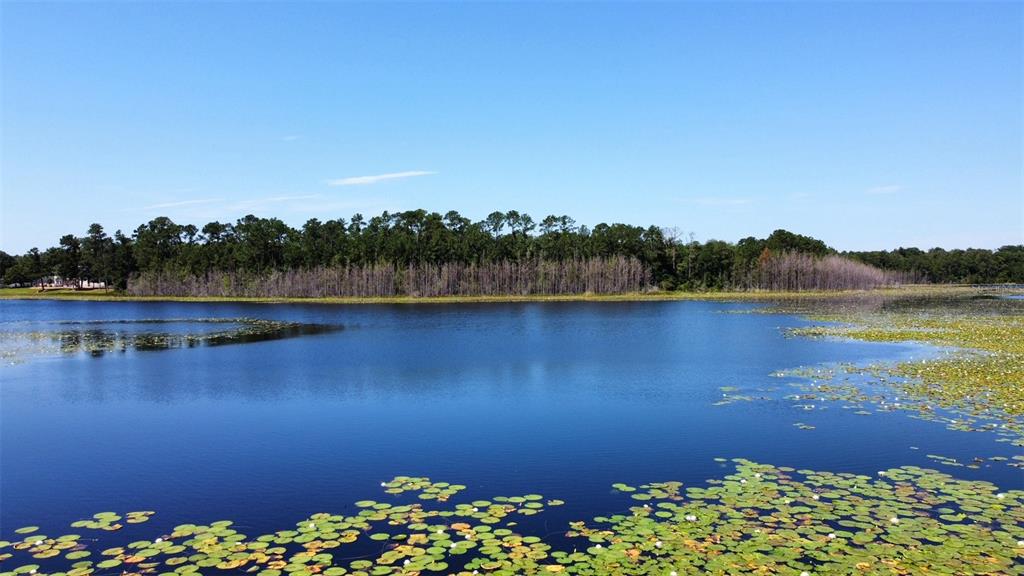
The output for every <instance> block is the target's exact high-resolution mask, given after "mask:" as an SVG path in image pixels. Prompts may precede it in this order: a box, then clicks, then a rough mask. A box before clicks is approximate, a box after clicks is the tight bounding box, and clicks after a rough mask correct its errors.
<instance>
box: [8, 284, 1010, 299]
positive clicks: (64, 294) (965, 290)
mask: <svg viewBox="0 0 1024 576" xmlns="http://www.w3.org/2000/svg"><path fill="white" fill-rule="evenodd" d="M980 289H983V290H986V291H996V292H1007V293H1010V292H1013V291H1016V292H1021V290H1022V289H1021V288H1020V287H1019V286H1002V285H991V286H985V287H980ZM978 290H979V287H978V286H968V285H949V284H943V285H931V284H916V285H909V286H901V287H895V288H877V289H874V290H833V291H813V290H807V291H799V292H791V291H770V290H749V291H707V292H693V291H648V292H630V293H625V294H562V295H513V294H509V295H503V296H430V297H418V296H394V297H384V298H366V297H329V298H254V297H239V296H223V297H219V296H218V297H214V296H210V297H192V296H130V295H127V294H123V293H120V292H116V291H107V290H102V289H99V290H74V289H67V288H57V289H49V290H39V289H38V288H3V289H0V300H83V301H96V302H197V303H218V302H220V303H229V302H237V303H250V304H472V303H489V302H493V303H503V302H644V301H655V302H656V301H708V302H716V301H720V302H771V301H779V300H783V301H792V300H849V299H860V298H902V297H931V298H939V297H955V296H963V295H966V294H972V293H976V292H977V291H978Z"/></svg>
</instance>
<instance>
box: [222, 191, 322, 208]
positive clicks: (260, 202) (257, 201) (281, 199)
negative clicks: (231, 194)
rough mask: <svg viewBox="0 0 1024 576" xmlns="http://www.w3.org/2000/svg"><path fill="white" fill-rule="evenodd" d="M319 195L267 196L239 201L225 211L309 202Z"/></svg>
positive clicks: (228, 206)
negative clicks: (300, 201) (297, 201)
mask: <svg viewBox="0 0 1024 576" xmlns="http://www.w3.org/2000/svg"><path fill="white" fill-rule="evenodd" d="M320 196H321V195H320V194H299V195H293V196H269V197H266V198H253V199H251V200H239V201H237V202H232V203H230V204H228V205H227V206H226V207H225V209H227V210H235V211H239V210H253V209H256V208H263V207H264V206H268V205H272V204H283V203H289V202H293V201H295V200H309V199H311V198H320Z"/></svg>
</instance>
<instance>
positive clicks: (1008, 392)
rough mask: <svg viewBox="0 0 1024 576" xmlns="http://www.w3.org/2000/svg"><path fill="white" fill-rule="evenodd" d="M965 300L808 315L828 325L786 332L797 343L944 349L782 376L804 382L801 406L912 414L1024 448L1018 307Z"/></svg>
mask: <svg viewBox="0 0 1024 576" xmlns="http://www.w3.org/2000/svg"><path fill="white" fill-rule="evenodd" d="M968 294H969V295H968ZM968 294H961V295H960V297H959V298H955V299H953V301H952V302H943V303H941V304H936V303H932V304H931V305H922V304H921V303H917V305H906V306H900V305H890V306H881V307H880V309H876V310H871V311H857V310H848V311H844V312H842V313H838V314H835V313H833V314H824V315H823V314H818V313H815V315H814V318H815V319H817V320H821V321H828V322H831V324H829V325H818V326H812V327H808V328H799V329H795V330H792V331H791V333H792V334H793V335H797V336H808V337H840V338H852V339H856V340H863V341H872V342H921V343H925V344H930V345H934V346H940V347H943V348H945V349H947V352H946V353H944V354H942V355H941V356H940V357H938V358H930V359H923V360H916V361H908V362H900V363H896V364H889V365H876V366H867V367H862V366H841V367H838V368H837V369H818V370H812V371H803V372H802V373H801V372H794V371H790V372H787V373H784V374H786V375H803V376H808V377H810V383H811V385H810V386H807V387H804V390H805V394H803V395H799V396H797V398H799V399H800V400H801V401H813V400H815V399H824V400H834V401H843V402H846V403H851V402H852V403H871V404H874V406H875V407H876V409H884V410H908V411H913V412H914V413H915V415H916V416H918V417H922V418H927V419H931V420H939V421H943V422H944V423H946V424H947V426H948V427H950V428H952V429H956V430H964V431H979V430H986V431H992V432H995V433H997V434H999V435H1000V436H1001V437H1002V438H1001V439H1003V440H1006V441H1010V442H1012V443H1014V444H1015V445H1018V446H1024V306H1022V304H1024V302H1022V301H1020V300H1014V299H1001V298H985V297H980V298H979V296H984V294H981V293H979V292H978V291H976V290H975V291H974V292H973V293H968ZM812 313H813V312H812ZM850 374H858V375H861V376H867V377H868V378H867V381H868V383H869V384H881V385H884V387H885V388H884V389H874V390H871V389H870V387H868V388H867V389H866V388H865V387H864V386H863V385H861V384H860V383H858V382H857V381H856V380H855V379H851V378H849V377H848V376H849V375H850Z"/></svg>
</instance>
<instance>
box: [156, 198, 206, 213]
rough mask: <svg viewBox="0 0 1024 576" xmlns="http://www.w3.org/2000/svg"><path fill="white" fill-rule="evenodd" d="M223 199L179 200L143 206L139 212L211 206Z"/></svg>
mask: <svg viewBox="0 0 1024 576" xmlns="http://www.w3.org/2000/svg"><path fill="white" fill-rule="evenodd" d="M222 200H223V198H204V199H202V200H181V201H178V202H162V203H160V204H150V205H149V206H143V207H142V208H140V210H165V209H167V208H182V207H185V206H196V205H199V204H213V203H214V202H220V201H222Z"/></svg>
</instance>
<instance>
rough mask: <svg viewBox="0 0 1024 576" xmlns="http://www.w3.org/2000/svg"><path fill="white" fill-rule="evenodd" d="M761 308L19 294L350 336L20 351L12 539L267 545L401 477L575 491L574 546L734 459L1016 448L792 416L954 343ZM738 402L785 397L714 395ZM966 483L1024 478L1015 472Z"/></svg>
mask: <svg viewBox="0 0 1024 576" xmlns="http://www.w3.org/2000/svg"><path fill="white" fill-rule="evenodd" d="M757 307H758V306H757V305H753V304H741V303H705V302H633V303H630V302H600V303H586V302H563V303H510V304H450V305H449V304H429V305H350V306H331V305H263V304H260V305H256V304H252V305H248V304H191V303H130V302H71V301H68V302H59V301H3V302H0V311H2V327H0V329H2V331H4V332H5V333H15V332H18V333H20V332H32V331H46V330H71V329H74V330H78V329H81V327H82V326H85V327H88V328H87V329H83V330H100V331H102V330H117V329H118V328H117V326H119V325H124V326H128V327H134V328H130V330H137V329H138V326H139V325H140V324H137V323H132V322H124V321H131V320H154V319H161V320H173V321H174V322H165V323H163V324H158V326H160V329H161V330H164V331H169V332H175V331H186V332H187V331H189V330H194V331H198V332H202V331H204V330H211V329H213V328H216V329H218V330H219V329H220V326H219V325H217V326H213V327H211V326H210V325H209V324H208V323H193V322H190V321H189V319H210V318H219V319H238V318H258V319H267V320H275V321H285V322H297V323H302V324H317V325H321V326H324V325H325V326H329V327H330V328H331V329H329V330H319V331H312V332H311V333H304V334H299V335H293V336H292V337H287V338H278V339H273V338H272V339H266V340H264V341H256V342H249V343H240V344H237V345H229V346H206V345H196V346H193V347H188V346H182V347H176V348H171V349H167V350H158V351H140V350H134V349H131V348H129V349H128V350H127V351H124V352H115V353H106V354H102V355H95V356H94V355H89V354H86V353H76V354H60V353H57V354H30V355H27V356H24V357H17V358H16V359H15V360H14V361H13V362H12V363H9V365H6V366H4V367H2V369H0V377H2V384H0V442H2V444H0V447H2V450H0V528H2V531H0V532H2V534H0V535H4V536H10V532H11V530H12V529H13V528H16V527H18V526H22V525H26V524H34V525H39V526H42V527H43V529H44V530H49V531H50V533H60V532H59V531H61V530H64V531H66V530H67V528H66V527H67V525H68V524H69V523H71V522H73V521H75V520H78V519H80V518H85V517H88V516H90V515H92V514H93V513H95V512H99V511H102V510H119V511H126V510H135V509H138V510H154V511H156V512H157V514H156V515H155V516H154V517H153V520H152V521H151V525H155V526H156V528H154V529H153V530H159V529H169V527H172V526H175V525H177V524H181V523H184V522H212V521H215V520H220V519H223V518H229V519H232V520H234V521H236V522H237V523H238V524H239V525H242V526H245V527H246V528H247V530H249V531H251V532H252V533H258V532H259V531H270V530H276V529H280V528H283V527H286V526H293V525H294V523H295V522H296V521H297V520H300V519H302V518H304V517H306V516H308V515H309V514H311V513H315V512H320V511H327V512H332V513H333V512H339V513H341V512H347V513H351V512H352V511H353V510H354V507H353V502H355V501H358V500H362V499H364V498H378V499H379V498H380V497H381V496H382V494H381V493H380V483H381V482H382V481H385V480H389V479H391V478H392V477H394V476H396V475H412V476H429V477H431V478H432V479H434V480H443V481H447V482H453V483H460V484H465V485H466V486H467V490H466V494H467V495H468V496H469V497H470V498H474V497H488V496H493V495H496V494H527V493H533V492H537V493H541V494H543V495H544V496H545V497H548V498H558V499H562V500H565V502H566V504H565V505H564V506H561V507H558V508H553V509H551V510H550V511H548V512H545V514H544V518H543V522H545V523H546V524H545V525H544V527H545V528H546V529H547V530H548V531H549V532H551V533H558V532H559V531H562V532H564V528H565V526H566V525H567V524H568V522H569V521H571V520H578V519H584V518H591V517H593V516H594V515H596V514H602V513H606V512H611V511H615V510H621V509H623V508H625V507H626V506H628V505H629V504H628V503H624V502H623V501H622V497H621V495H619V494H616V493H614V491H613V490H611V488H610V486H611V485H612V484H613V483H616V482H624V483H630V484H639V483H644V482H650V481H664V480H678V481H682V482H683V483H684V484H685V485H688V486H689V485H701V484H703V483H704V481H705V480H706V479H708V478H713V477H719V476H721V475H723V474H726V473H728V470H729V468H728V467H727V466H726V465H725V464H723V463H721V462H717V461H716V460H715V458H716V457H723V458H734V457H743V458H748V459H751V460H754V461H758V462H766V463H771V464H775V465H785V466H792V467H795V468H811V469H820V470H830V471H835V472H855V473H866V474H874V473H875V471H877V470H883V469H886V468H890V467H896V466H902V465H909V464H915V465H919V466H922V467H929V468H935V467H937V466H936V464H935V462H934V461H933V460H929V459H928V458H927V455H928V454H941V455H944V456H948V457H953V458H958V459H961V460H962V461H967V460H970V459H971V458H973V457H975V456H979V455H980V456H991V455H996V454H1001V455H1004V456H1011V455H1013V454H1015V453H1017V452H1015V449H1014V448H1013V447H1011V446H1009V445H1007V444H997V443H995V442H993V440H992V437H991V436H990V435H988V434H967V433H962V432H956V431H951V430H948V429H946V428H945V427H944V426H942V425H939V424H936V423H934V422H928V421H924V420H919V419H914V418H910V417H908V416H907V415H905V414H902V413H899V412H894V413H876V414H874V415H872V416H870V417H865V416H861V415H856V414H854V413H853V412H852V411H850V410H843V409H842V408H841V407H840V406H839V405H838V404H836V405H827V406H819V407H816V409H815V410H803V409H800V408H798V407H795V406H794V405H795V404H797V403H796V402H794V401H793V400H792V399H787V398H785V396H786V395H788V394H792V393H794V392H796V391H797V389H796V388H794V387H793V384H794V383H796V382H797V381H798V378H795V377H781V378H780V377H775V376H772V374H773V373H775V372H776V371H779V370H783V369H789V368H796V367H800V366H809V367H815V366H827V365H829V364H833V363H847V362H849V363H859V364H864V363H871V362H876V361H893V360H898V359H904V358H914V357H922V356H930V355H934V354H936V351H935V350H933V349H929V348H925V347H921V346H916V345H912V344H879V343H863V342H847V341H838V340H826V339H803V338H791V337H786V334H785V331H786V329H788V328H792V327H800V326H806V325H809V322H808V321H807V320H805V319H802V318H800V317H797V316H791V315H783V314H764V313H751V312H752V311H753V310H755V309H756V308H757ZM86 321H88V322H90V323H86V324H82V323H81V322H86ZM97 321H104V322H106V323H100V322H97ZM59 322H79V323H77V324H76V323H71V324H59ZM142 325H143V326H145V325H147V324H145V323H143V324H142ZM224 326H235V324H234V323H225V324H224ZM125 330H129V328H125ZM723 388H724V389H725V391H723ZM733 389H735V390H733ZM726 391H728V392H726ZM727 393H729V394H734V395H744V396H749V397H755V398H761V397H764V398H765V399H760V400H753V401H738V402H732V403H728V404H724V405H716V404H718V403H719V402H720V401H721V400H722V398H723V395H724V394H727ZM798 422H800V423H806V424H808V425H811V426H814V427H815V428H814V429H801V428H798V427H796V426H794V424H795V423H798ZM951 473H952V474H954V475H955V476H957V477H960V478H966V479H981V480H987V481H990V482H993V483H995V484H997V485H999V486H1000V487H1002V488H1005V489H1020V488H1022V487H1024V479H1022V476H1021V473H1020V471H1019V470H1016V469H1013V468H1010V467H1007V466H1003V465H992V466H984V467H982V468H980V469H977V470H972V469H966V468H959V469H956V470H955V471H954V472H951ZM538 522H540V520H538ZM153 530H150V532H153ZM112 538H114V539H115V540H116V538H117V536H116V535H115V536H112Z"/></svg>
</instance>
